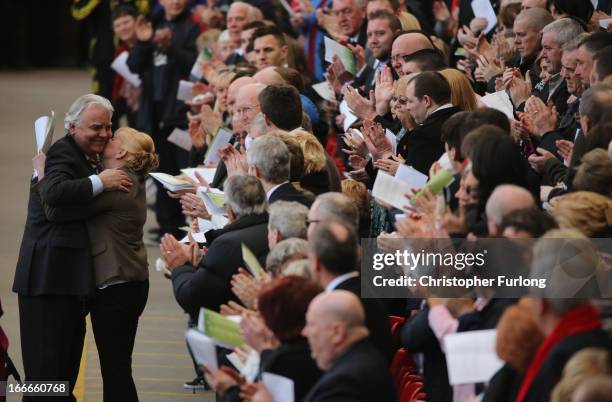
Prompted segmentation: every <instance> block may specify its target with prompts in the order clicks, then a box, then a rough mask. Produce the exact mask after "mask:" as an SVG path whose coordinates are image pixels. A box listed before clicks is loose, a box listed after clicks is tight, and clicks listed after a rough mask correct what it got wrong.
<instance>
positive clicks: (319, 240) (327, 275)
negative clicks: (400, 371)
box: [308, 193, 394, 363]
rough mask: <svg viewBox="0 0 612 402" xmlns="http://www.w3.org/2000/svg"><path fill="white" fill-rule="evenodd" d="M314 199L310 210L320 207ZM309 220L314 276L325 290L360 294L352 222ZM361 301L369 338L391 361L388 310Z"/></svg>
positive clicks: (377, 303) (356, 244) (363, 300)
mask: <svg viewBox="0 0 612 402" xmlns="http://www.w3.org/2000/svg"><path fill="white" fill-rule="evenodd" d="M333 194H335V193H328V194H324V196H330V195H333ZM339 195H341V194H339ZM342 197H345V196H344V195H342ZM317 202H318V200H317V201H316V202H315V204H314V205H313V207H312V208H311V211H312V209H315V207H317V208H318V207H319V206H318V205H317ZM349 202H350V201H349ZM320 216H323V215H320ZM309 220H310V225H311V226H313V225H314V229H313V228H309V230H308V241H309V243H310V256H309V258H310V263H311V266H312V270H313V274H314V277H315V278H316V280H317V281H318V282H319V284H320V285H321V286H323V287H324V288H325V291H326V292H332V291H334V290H338V289H341V290H346V291H349V292H351V293H354V294H355V295H357V296H358V297H360V295H361V281H360V278H359V272H358V271H357V265H358V250H359V243H358V241H357V236H356V233H355V229H354V228H353V226H352V224H350V223H345V222H339V221H338V220H335V221H334V219H333V218H327V219H314V218H313V215H312V214H310V213H309ZM361 303H362V305H363V309H364V310H365V324H366V326H367V328H368V330H369V332H370V338H371V341H372V343H373V344H374V346H376V348H377V349H378V350H379V351H380V352H381V354H382V355H383V357H384V358H385V359H386V360H387V363H390V362H391V359H392V357H393V353H394V350H393V341H392V339H391V324H390V323H389V316H388V313H387V310H386V309H385V307H384V306H383V304H382V303H381V302H380V301H379V300H377V299H361Z"/></svg>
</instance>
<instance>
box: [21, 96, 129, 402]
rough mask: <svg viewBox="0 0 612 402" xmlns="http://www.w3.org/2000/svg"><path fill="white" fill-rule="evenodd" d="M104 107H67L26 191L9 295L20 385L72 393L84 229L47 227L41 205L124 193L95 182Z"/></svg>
mask: <svg viewBox="0 0 612 402" xmlns="http://www.w3.org/2000/svg"><path fill="white" fill-rule="evenodd" d="M112 113H113V107H112V105H111V103H110V102H109V101H108V100H107V99H105V98H103V97H101V96H98V95H92V94H88V95H83V96H81V97H80V98H78V99H77V100H76V101H75V102H74V103H73V104H72V106H71V107H70V109H69V111H68V113H67V114H66V118H65V120H64V125H65V128H66V132H67V134H66V136H65V137H63V138H62V139H60V140H58V141H57V142H56V143H55V144H53V146H51V148H50V149H49V151H48V153H47V156H46V162H45V168H44V170H42V169H41V171H40V172H37V176H36V177H35V178H34V179H33V180H32V182H31V186H30V198H29V201H28V217H27V220H26V225H25V230H24V234H23V239H22V242H21V248H20V250H19V259H18V261H17V269H16V272H15V280H14V282H13V291H14V292H16V293H18V295H19V318H20V327H21V352H22V357H23V366H24V371H25V379H26V380H27V381H36V380H38V381H52V380H53V381H69V387H70V396H69V397H67V398H66V400H72V401H74V400H75V399H74V397H73V396H72V389H73V387H74V384H75V381H76V378H77V374H78V371H79V364H80V360H81V352H82V349H83V340H84V336H85V315H86V314H87V311H86V308H85V303H84V301H85V297H87V296H90V295H91V294H92V290H93V289H94V279H93V268H92V260H91V253H90V245H89V237H88V233H87V227H86V225H85V221H72V222H65V223H52V222H49V221H48V220H47V218H46V216H45V213H44V209H43V204H47V205H50V206H60V205H63V206H65V205H69V204H80V205H82V204H87V203H88V202H90V201H91V200H92V199H93V198H94V197H95V196H96V195H98V194H100V193H101V192H102V191H105V190H127V189H128V188H129V186H130V185H131V181H130V179H129V177H128V176H127V174H125V173H123V172H120V171H118V170H113V169H109V170H106V171H104V172H102V173H100V174H97V173H98V170H97V160H98V155H99V154H100V153H101V152H102V151H103V150H104V146H105V145H106V143H107V141H108V140H109V139H110V138H111V137H112V131H111V128H112V127H111V118H112Z"/></svg>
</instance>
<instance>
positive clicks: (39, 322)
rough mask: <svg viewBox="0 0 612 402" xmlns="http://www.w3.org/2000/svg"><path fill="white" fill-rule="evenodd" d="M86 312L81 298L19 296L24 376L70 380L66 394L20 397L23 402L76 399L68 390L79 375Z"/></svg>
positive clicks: (44, 379) (27, 378)
mask: <svg viewBox="0 0 612 402" xmlns="http://www.w3.org/2000/svg"><path fill="white" fill-rule="evenodd" d="M86 314H87V311H86V308H85V303H84V299H83V298H81V297H77V296H22V295H19V322H20V327H21V355H22V358H23V368H24V372H25V379H26V380H28V381H68V382H69V383H70V396H67V397H24V399H23V400H24V401H43V402H51V401H76V399H75V398H74V396H73V395H72V390H73V389H74V385H75V382H76V379H77V376H78V374H79V365H80V362H81V354H82V352H83V340H84V338H85V316H86Z"/></svg>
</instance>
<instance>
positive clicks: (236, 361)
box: [225, 352, 244, 373]
mask: <svg viewBox="0 0 612 402" xmlns="http://www.w3.org/2000/svg"><path fill="white" fill-rule="evenodd" d="M225 357H226V358H227V360H229V362H230V363H232V364H233V365H234V367H235V368H236V370H238V372H239V373H242V371H243V370H244V363H243V362H242V360H240V358H239V357H238V355H237V354H236V352H232V353H230V354H229V355H227V356H225Z"/></svg>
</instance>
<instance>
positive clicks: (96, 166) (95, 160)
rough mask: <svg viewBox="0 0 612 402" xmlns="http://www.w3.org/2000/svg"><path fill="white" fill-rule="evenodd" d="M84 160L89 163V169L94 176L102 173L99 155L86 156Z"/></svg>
mask: <svg viewBox="0 0 612 402" xmlns="http://www.w3.org/2000/svg"><path fill="white" fill-rule="evenodd" d="M85 159H86V160H87V163H89V166H90V167H91V169H92V170H93V171H94V172H96V174H99V173H100V172H101V171H102V163H101V162H100V155H96V156H89V155H86V156H85Z"/></svg>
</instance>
